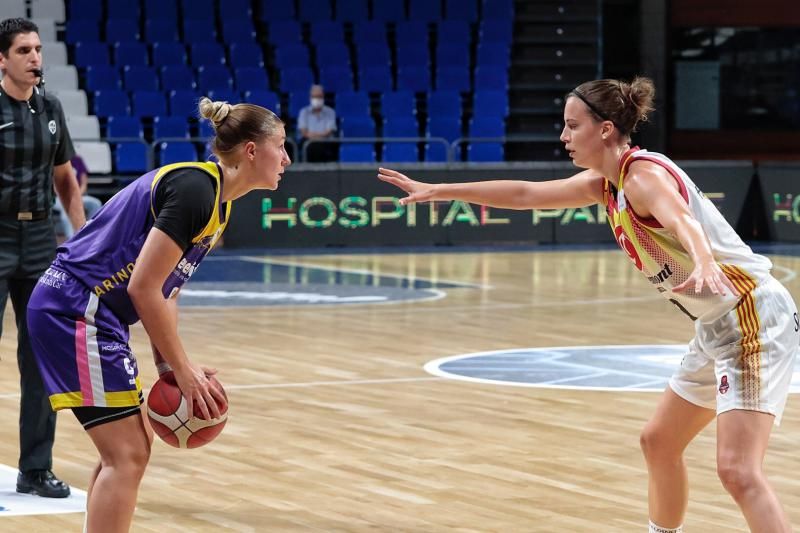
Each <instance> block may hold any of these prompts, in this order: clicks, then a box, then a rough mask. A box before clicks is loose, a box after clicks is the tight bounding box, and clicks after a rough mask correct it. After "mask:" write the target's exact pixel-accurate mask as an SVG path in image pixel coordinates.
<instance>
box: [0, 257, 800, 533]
mask: <svg viewBox="0 0 800 533" xmlns="http://www.w3.org/2000/svg"><path fill="white" fill-rule="evenodd" d="M280 260H281V261H296V262H301V263H304V264H315V265H326V266H334V267H346V268H357V269H368V270H372V271H375V272H380V273H383V274H397V275H408V276H412V277H417V278H425V279H438V280H452V281H462V282H472V283H478V284H482V285H485V286H486V288H483V289H479V288H456V289H448V290H447V295H446V297H445V298H441V299H438V300H432V301H426V302H410V303H398V304H394V305H351V306H305V307H299V306H294V307H264V308H246V309H241V308H227V309H209V308H191V309H184V310H183V311H182V322H181V333H182V336H183V339H184V342H185V345H186V347H187V350H188V353H189V354H190V355H191V356H192V357H193V358H194V360H196V361H199V362H202V363H205V364H209V365H215V366H217V367H218V368H219V369H220V378H221V380H222V382H223V383H224V384H225V385H226V386H227V392H228V396H229V398H230V405H231V412H230V420H229V422H228V425H227V427H226V428H225V431H224V432H223V434H222V435H221V436H220V438H219V439H218V440H216V441H215V442H214V443H212V444H211V445H209V446H207V447H205V448H202V449H198V450H175V449H172V448H169V447H167V446H166V445H164V444H163V443H161V442H158V443H157V444H156V446H155V449H154V453H153V457H152V461H151V464H150V466H149V468H148V471H147V474H146V476H145V479H144V482H143V484H142V487H141V491H140V494H139V503H138V509H137V511H136V515H135V518H134V526H133V530H134V531H142V532H159V533H162V532H167V531H169V532H179V531H180V532H185V531H200V532H218V531H239V532H250V531H259V532H260V531H277V532H282V531H288V532H292V531H312V532H314V531H316V532H321V531H324V532H339V531H342V532H345V531H346V532H361V531H387V532H433V531H458V532H468V531H497V532H523V531H536V532H596V531H615V532H616V531H631V532H642V531H646V524H647V494H646V482H647V476H646V470H645V465H644V462H643V460H642V457H641V454H640V451H639V442H638V439H639V431H640V429H641V427H642V425H643V424H644V423H645V421H646V420H647V418H648V416H649V415H650V413H651V411H652V410H653V408H654V406H655V403H656V401H657V398H658V395H657V394H654V393H631V392H625V393H622V392H596V391H595V392H587V391H576V390H553V389H540V388H522V387H508V386H502V385H491V384H476V383H469V382H464V381H456V380H450V379H444V378H439V377H434V376H432V375H430V374H427V373H426V372H425V371H424V370H423V366H424V364H425V363H427V362H429V361H431V360H433V359H436V358H440V357H445V356H449V355H455V354H463V353H469V352H479V351H489V350H501V349H507V348H521V347H535V346H561V345H592V344H662V343H663V344H675V343H682V342H686V341H687V340H688V339H689V338H690V337H691V335H692V327H691V323H690V322H689V321H688V320H687V319H685V317H684V316H683V315H682V314H681V313H679V312H678V311H676V310H675V309H674V308H673V307H672V306H671V305H669V304H668V303H666V302H664V301H663V300H661V299H660V297H659V296H658V295H657V293H656V292H655V291H654V290H653V289H652V288H651V287H650V286H649V284H648V283H647V282H646V280H644V278H643V277H641V275H640V274H639V273H637V272H635V270H634V269H633V268H632V267H631V265H630V264H629V263H628V262H627V260H626V259H624V257H623V256H622V255H620V254H619V252H617V251H611V250H608V251H596V252H545V253H530V252H509V253H451V254H416V255H415V254H389V255H351V256H347V255H329V256H303V257H281V258H280ZM773 260H774V262H775V264H776V266H777V267H778V268H777V269H776V271H775V274H776V277H778V278H783V279H786V280H788V281H786V285H787V286H788V287H789V289H790V290H791V291H792V293H793V295H794V296H795V298H796V299H798V300H800V284H798V281H797V280H796V279H795V278H794V272H795V271H797V270H800V261H798V259H796V258H791V257H773ZM12 316H13V315H12V313H11V310H10V309H9V310H8V312H7V313H6V318H5V323H4V328H5V332H4V333H5V334H4V336H3V339H2V343H0V356H2V362H1V363H0V368H1V369H2V370H1V371H0V417H2V418H1V419H2V420H5V421H6V424H5V425H4V426H3V427H2V429H0V463H4V464H7V465H12V466H13V465H16V460H17V423H16V420H17V412H18V411H17V401H18V399H17V396H16V395H15V393H17V392H18V390H19V389H18V375H17V367H16V361H15V356H14V348H15V341H14V338H15V337H14V335H15V330H14V326H13V322H12V318H11V317H12ZM133 345H134V349H135V350H137V353H138V354H139V363H140V368H141V371H142V376H143V382H144V383H145V384H146V386H147V384H150V383H152V379H153V375H154V369H153V368H152V365H150V364H148V362H149V360H150V355H149V351H148V349H147V347H148V344H147V343H146V340H145V336H144V334H143V330H142V329H141V328H139V327H137V328H136V329H135V332H134V342H133ZM798 442H800V398H798V397H796V396H794V397H792V398H790V401H789V405H788V407H787V409H786V413H785V416H784V422H783V424H782V426H781V427H780V428H777V429H776V431H775V433H774V435H773V438H772V441H771V446H770V451H769V454H768V459H767V463H768V472H769V473H770V476H771V479H772V481H773V483H774V484H775V486H776V487H777V489H778V491H779V492H780V494H781V497H782V499H783V503H784V505H785V507H786V509H787V512H788V513H789V515H790V518H791V520H792V522H793V523H794V524H795V526H796V527H800V481H798V479H799V478H798V475H797V473H798V471H800V459H799V458H800V455H799V454H798ZM95 460H96V454H95V451H94V449H93V447H92V445H91V443H90V442H89V439H88V438H87V436H86V435H85V434H84V432H83V431H82V430H81V429H80V427H79V426H78V424H77V423H76V421H75V420H74V418H73V417H72V415H71V413H69V412H65V413H62V414H61V415H60V416H59V427H58V434H57V441H56V449H55V470H56V472H57V474H58V475H60V476H62V477H63V478H65V479H66V480H68V481H69V482H70V483H71V484H72V485H74V486H75V487H78V488H84V489H85V488H86V481H87V479H88V477H89V473H90V469H91V468H92V466H93V465H94V463H95ZM687 462H688V465H689V468H690V478H691V484H692V493H691V497H690V498H691V502H690V506H689V514H688V517H687V520H686V531H688V532H707V531H721V530H725V531H746V525H745V522H744V520H743V519H742V518H741V515H740V513H739V512H738V510H737V509H736V507H735V505H734V504H733V502H732V500H731V498H730V497H729V496H728V495H727V494H726V493H725V491H724V489H723V488H722V486H721V484H720V482H719V481H718V479H717V477H716V474H715V464H714V429H713V427H710V428H709V429H708V430H706V431H705V432H704V433H703V434H702V435H701V436H700V437H699V438H698V439H697V440H696V442H694V443H693V444H692V445H691V447H690V448H689V450H688V454H687ZM82 523H83V516H82V515H81V514H67V515H49V516H37V517H8V518H0V531H25V532H26V533H28V532H33V531H64V530H68V531H79V530H80V527H81V525H82Z"/></svg>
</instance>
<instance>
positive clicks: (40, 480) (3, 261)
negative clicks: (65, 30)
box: [0, 18, 86, 498]
mask: <svg viewBox="0 0 800 533" xmlns="http://www.w3.org/2000/svg"><path fill="white" fill-rule="evenodd" d="M41 68H42V43H41V41H40V40H39V29H38V28H37V27H36V25H35V24H34V23H33V22H31V21H29V20H26V19H20V18H14V19H6V20H3V21H2V22H0V73H2V77H3V79H2V81H0V334H2V316H3V312H4V311H5V307H6V302H7V300H8V295H9V294H10V295H11V303H12V304H13V306H14V314H15V316H16V321H17V330H18V338H17V362H18V364H19V372H20V392H21V400H20V413H19V433H20V457H19V471H20V472H19V475H18V476H17V492H25V493H30V494H37V495H39V496H43V497H47V498H64V497H66V496H69V485H67V484H66V483H64V482H63V481H61V480H59V479H58V478H57V477H55V476H54V475H53V472H52V466H53V440H54V437H55V430H56V415H55V413H54V412H53V411H52V409H51V408H50V403H49V401H48V398H47V395H46V394H45V391H44V386H43V384H42V378H41V375H40V374H39V369H38V367H37V366H36V361H35V359H34V356H33V352H32V351H31V346H30V340H29V339H28V324H27V319H26V315H27V307H28V299H29V298H30V295H31V291H33V288H34V286H35V285H36V281H37V279H38V278H39V276H40V275H41V274H42V272H44V270H45V269H46V268H47V267H48V266H49V265H50V262H51V261H52V260H53V257H54V256H55V250H56V237H55V230H54V226H53V221H52V219H51V214H50V210H51V207H52V205H53V186H55V190H56V192H57V194H58V197H59V198H60V199H61V202H62V204H63V205H64V207H65V209H66V210H67V213H68V214H69V218H70V221H71V222H72V225H73V226H74V227H75V228H79V227H81V226H82V225H83V224H84V223H85V222H86V220H85V217H84V213H83V202H82V201H81V193H80V189H79V188H78V182H77V180H76V179H75V177H74V175H73V172H74V171H73V169H72V166H71V165H70V162H69V160H70V158H72V156H73V155H74V149H73V147H72V140H71V139H70V136H69V132H68V131H67V127H66V121H65V119H64V112H63V111H62V109H61V104H60V103H59V101H58V100H57V99H56V98H55V97H53V96H52V95H44V94H40V93H39V91H38V89H36V84H37V82H39V80H40V79H41V76H42V72H41Z"/></svg>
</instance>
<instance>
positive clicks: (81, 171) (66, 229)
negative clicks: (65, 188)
mask: <svg viewBox="0 0 800 533" xmlns="http://www.w3.org/2000/svg"><path fill="white" fill-rule="evenodd" d="M70 163H71V164H72V168H74V169H75V178H76V179H77V180H78V187H80V190H81V195H82V197H83V210H84V212H85V213H86V218H87V219H90V218H92V216H94V214H95V213H97V211H98V210H99V209H100V208H101V207H103V202H101V201H100V199H99V198H95V197H94V196H89V195H88V194H86V191H87V188H88V186H89V169H88V168H86V163H85V162H84V161H83V158H82V157H81V156H79V155H78V154H75V157H73V158H72V159H70ZM53 208H54V209H56V210H57V211H58V213H59V216H60V219H61V228H60V233H61V234H62V235H64V237H65V238H67V239H70V238H72V236H73V235H74V234H75V230H74V229H73V228H72V224H71V223H70V221H69V216H67V212H66V210H65V209H64V207H63V206H62V205H61V200H60V199H59V198H58V197H56V203H55V205H54V206H53Z"/></svg>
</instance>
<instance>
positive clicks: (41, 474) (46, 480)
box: [17, 470, 69, 498]
mask: <svg viewBox="0 0 800 533" xmlns="http://www.w3.org/2000/svg"><path fill="white" fill-rule="evenodd" d="M17 492H22V493H24V494H33V495H36V496H41V497H42V498H66V497H67V496H69V485H67V484H66V483H64V482H63V481H61V480H60V479H58V478H57V477H56V476H55V475H53V473H52V472H51V471H50V470H31V471H30V472H20V473H19V475H17Z"/></svg>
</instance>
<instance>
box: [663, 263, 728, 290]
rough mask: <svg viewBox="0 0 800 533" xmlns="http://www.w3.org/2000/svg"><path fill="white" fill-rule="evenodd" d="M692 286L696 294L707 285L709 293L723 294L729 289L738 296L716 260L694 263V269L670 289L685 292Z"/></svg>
mask: <svg viewBox="0 0 800 533" xmlns="http://www.w3.org/2000/svg"><path fill="white" fill-rule="evenodd" d="M692 287H693V288H694V292H695V293H696V294H700V293H701V292H702V290H703V287H708V289H709V290H710V291H711V294H716V295H720V296H725V295H726V294H727V291H730V292H731V294H733V295H734V296H736V297H738V296H739V291H738V290H737V289H736V286H735V285H734V284H733V282H732V281H731V280H730V279H728V276H726V275H725V273H724V272H723V271H722V269H721V268H720V267H719V265H718V264H717V263H716V262H710V263H705V264H697V265H695V267H694V270H692V273H691V274H690V275H689V277H688V278H687V279H686V281H684V282H683V283H681V284H680V285H676V286H675V287H673V289H672V291H673V292H686V291H687V290H689V288H692ZM726 289H727V291H726Z"/></svg>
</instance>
